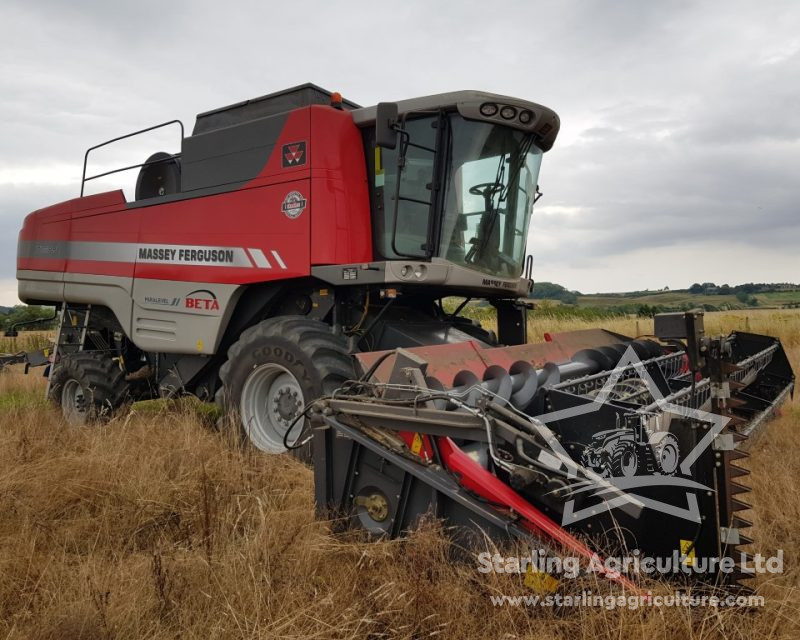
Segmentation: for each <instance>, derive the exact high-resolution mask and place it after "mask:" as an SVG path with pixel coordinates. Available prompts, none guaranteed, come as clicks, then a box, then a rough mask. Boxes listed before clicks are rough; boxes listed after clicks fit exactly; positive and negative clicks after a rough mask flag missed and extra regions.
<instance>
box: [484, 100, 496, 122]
mask: <svg viewBox="0 0 800 640" xmlns="http://www.w3.org/2000/svg"><path fill="white" fill-rule="evenodd" d="M496 113H497V105H496V104H495V103H494V102H484V103H483V104H482V105H481V115H482V116H486V117H487V118H491V117H492V116H493V115H495V114H496Z"/></svg>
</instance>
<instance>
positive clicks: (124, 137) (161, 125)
mask: <svg viewBox="0 0 800 640" xmlns="http://www.w3.org/2000/svg"><path fill="white" fill-rule="evenodd" d="M171 124H177V125H178V126H180V128H181V143H183V138H184V129H183V122H181V121H180V120H170V121H169V122H162V123H161V124H157V125H154V126H152V127H147V128H146V129H140V130H139V131H134V132H133V133H127V134H125V135H124V136H119V137H117V138H112V139H111V140H106V141H105V142H101V143H100V144H96V145H95V146H93V147H89V148H88V149H87V150H86V153H85V154H84V155H83V175H82V177H81V198H82V197H83V190H84V187H85V186H86V183H87V182H88V181H89V180H95V179H97V178H102V177H104V176H108V175H111V174H112V173H120V172H121V171H128V170H129V169H135V168H137V167H144V166H145V165H148V164H156V162H163V160H157V161H155V162H142V163H141V164H132V165H130V166H127V167H122V168H121V169H113V170H111V171H106V172H104V173H98V174H97V175H93V176H89V177H88V178H87V177H86V163H87V162H88V160H89V153H91V152H92V151H94V150H95V149H99V148H100V147H105V146H106V145H109V144H112V143H114V142H119V141H120V140H125V139H126V138H132V137H133V136H138V135H139V134H141V133H147V132H148V131H153V130H155V129H160V128H161V127H168V126H169V125H171ZM176 155H180V154H176Z"/></svg>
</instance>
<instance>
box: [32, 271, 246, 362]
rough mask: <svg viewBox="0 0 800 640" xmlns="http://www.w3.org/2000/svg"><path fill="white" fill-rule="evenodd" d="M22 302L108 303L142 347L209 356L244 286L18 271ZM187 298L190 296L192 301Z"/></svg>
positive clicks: (125, 329) (130, 337)
mask: <svg viewBox="0 0 800 640" xmlns="http://www.w3.org/2000/svg"><path fill="white" fill-rule="evenodd" d="M17 279H18V281H19V288H18V291H19V297H20V299H21V300H22V301H23V302H33V301H35V302H52V303H54V304H59V303H61V302H67V303H72V304H92V305H99V306H104V307H108V308H109V309H110V310H111V312H112V313H113V314H114V316H115V317H116V319H117V321H118V322H119V324H120V327H121V328H122V331H123V332H124V333H125V335H126V336H128V338H129V339H130V340H131V341H132V342H133V343H134V344H135V345H136V346H137V347H139V348H140V349H142V350H143V351H162V352H167V353H193V354H204V355H209V354H213V353H215V352H216V350H217V347H218V345H219V343H220V340H221V339H222V336H223V334H224V332H225V328H226V327H227V326H228V322H229V320H230V318H231V314H232V313H233V310H234V309H235V307H236V303H237V301H238V300H239V296H240V295H241V293H242V291H244V289H245V287H244V286H242V285H235V284H218V283H213V284H212V283H203V282H183V281H172V280H150V279H144V278H136V279H133V278H125V277H119V276H101V275H93V274H85V273H60V272H54V271H27V270H20V271H17ZM187 300H191V301H192V302H191V303H188V302H187Z"/></svg>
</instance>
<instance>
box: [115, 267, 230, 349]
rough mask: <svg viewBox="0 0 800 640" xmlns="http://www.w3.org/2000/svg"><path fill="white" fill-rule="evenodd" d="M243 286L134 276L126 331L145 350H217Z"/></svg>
mask: <svg viewBox="0 0 800 640" xmlns="http://www.w3.org/2000/svg"><path fill="white" fill-rule="evenodd" d="M243 289H244V287H243V286H242V285H236V284H219V283H213V284H211V283H202V282H183V281H173V280H150V279H144V278H136V279H135V280H134V284H133V314H132V318H131V332H130V333H129V334H128V335H129V337H130V339H131V340H132V341H133V342H134V344H136V346H137V347H139V348H140V349H143V350H144V351H165V352H168V353H196V354H205V355H209V354H213V353H216V350H217V346H218V345H219V342H220V340H221V339H222V335H223V333H224V331H225V327H226V326H227V325H228V321H229V320H230V317H231V314H232V313H233V310H234V308H235V307H236V302H237V301H238V299H239V296H240V295H241V292H242V290H243ZM190 301H191V302H190Z"/></svg>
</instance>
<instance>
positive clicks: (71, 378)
mask: <svg viewBox="0 0 800 640" xmlns="http://www.w3.org/2000/svg"><path fill="white" fill-rule="evenodd" d="M127 395H128V385H127V383H126V382H125V374H124V372H123V371H122V369H120V367H119V364H118V363H117V362H115V361H114V360H112V359H111V358H110V357H109V356H108V354H105V353H99V352H93V351H79V352H78V353H73V354H70V355H67V356H64V357H62V358H61V360H59V362H58V363H57V364H56V365H55V366H54V368H53V372H52V373H51V375H50V399H51V400H52V401H53V402H55V404H56V405H58V406H59V407H61V412H62V414H63V416H64V419H65V420H66V421H67V422H68V423H69V424H72V425H84V424H89V423H91V422H97V421H102V420H107V419H108V418H110V417H111V416H112V415H113V413H114V411H116V410H117V409H118V408H119V407H120V405H122V404H123V402H125V399H126V398H127Z"/></svg>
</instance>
